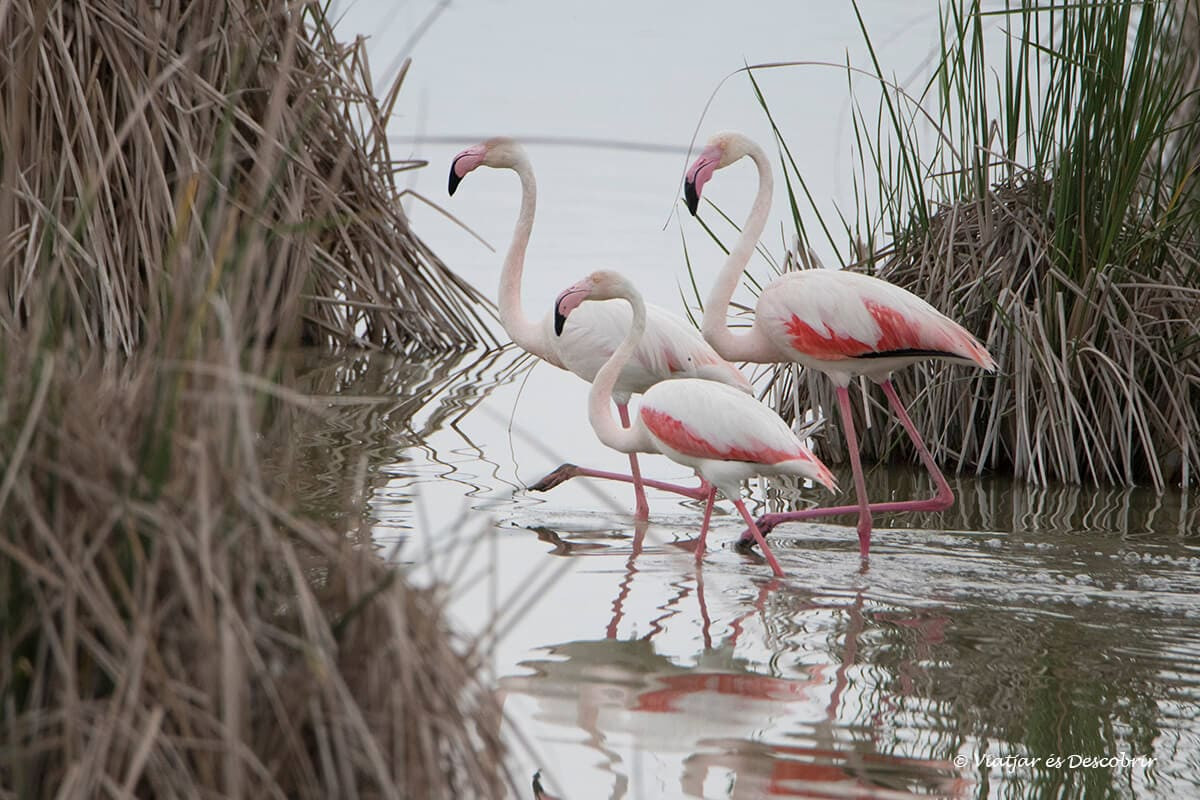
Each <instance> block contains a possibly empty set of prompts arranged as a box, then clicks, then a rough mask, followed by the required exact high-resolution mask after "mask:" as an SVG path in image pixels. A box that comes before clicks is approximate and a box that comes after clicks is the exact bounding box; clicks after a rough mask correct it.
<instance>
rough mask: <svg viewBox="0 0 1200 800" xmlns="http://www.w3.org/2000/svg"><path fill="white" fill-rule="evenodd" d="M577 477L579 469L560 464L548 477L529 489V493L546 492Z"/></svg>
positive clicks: (570, 465)
mask: <svg viewBox="0 0 1200 800" xmlns="http://www.w3.org/2000/svg"><path fill="white" fill-rule="evenodd" d="M578 475H579V467H577V466H575V465H574V464H562V465H560V466H558V467H556V468H555V469H554V470H553V471H552V472H551V473H550V474H549V475H547V476H546V477H544V478H542V479H541V480H540V481H538V482H537V483H535V484H532V485H531V486H530V487H529V491H531V492H548V491H550V490H551V489H553V488H554V487H555V486H558V485H559V484H560V483H566V482H567V481H569V480H571V478H574V477H577V476H578Z"/></svg>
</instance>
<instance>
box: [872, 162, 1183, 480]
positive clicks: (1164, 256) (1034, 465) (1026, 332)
mask: <svg viewBox="0 0 1200 800" xmlns="http://www.w3.org/2000/svg"><path fill="white" fill-rule="evenodd" d="M1048 191H1049V189H1048V187H1047V186H1045V185H1043V184H1041V183H1039V182H1037V181H1030V182H1027V183H1024V184H1020V185H1015V186H1014V185H1009V186H1002V187H996V188H994V189H992V190H991V191H989V192H988V194H987V195H986V196H985V197H983V198H981V199H979V200H976V201H974V202H960V203H958V204H955V205H953V206H950V207H947V208H944V209H943V210H941V211H939V212H938V213H937V214H935V215H933V217H932V218H931V219H930V222H929V226H928V228H927V230H926V232H925V235H924V236H923V237H921V238H920V239H919V240H917V241H914V242H912V243H907V244H906V246H905V247H903V248H902V249H901V250H900V251H898V252H897V253H895V254H894V255H892V256H891V257H889V258H886V259H884V260H883V263H882V264H881V265H880V267H879V270H880V274H882V275H884V276H885V277H887V278H888V279H889V280H891V281H893V282H895V283H898V284H900V285H903V286H908V287H919V290H920V292H921V293H922V295H923V296H924V297H925V298H926V299H928V300H929V301H930V302H931V303H933V304H934V305H935V306H936V307H938V308H941V309H945V310H946V311H947V313H949V314H950V315H951V316H953V317H955V318H956V319H958V320H959V321H960V322H962V323H963V324H964V325H965V326H966V327H967V328H968V329H969V330H972V331H975V332H976V333H977V334H978V335H979V336H980V337H982V338H984V339H985V340H986V341H987V342H988V345H989V347H990V348H991V349H992V351H993V352H994V353H999V354H1001V358H1002V361H1001V364H1002V366H1001V370H1000V374H999V375H998V376H989V375H984V374H980V373H978V372H975V371H969V370H957V369H952V370H937V371H936V372H934V371H932V370H931V371H909V372H908V373H907V374H905V375H901V376H897V378H898V382H901V383H903V384H904V389H905V390H906V391H907V392H908V393H909V395H908V396H912V397H914V398H916V399H915V401H914V403H913V409H912V411H913V417H914V419H915V420H917V421H918V425H920V426H921V429H922V430H924V431H931V432H933V433H934V434H935V442H936V446H937V450H938V451H939V455H941V456H943V457H944V460H946V461H948V462H951V463H957V464H969V465H976V466H979V467H986V468H989V469H1000V470H1004V471H1011V472H1012V473H1013V474H1014V475H1016V476H1018V477H1024V478H1027V479H1029V480H1032V481H1034V482H1036V483H1041V484H1044V483H1046V482H1048V481H1051V480H1063V481H1068V482H1072V483H1081V482H1082V483H1101V484H1105V483H1108V484H1113V483H1115V484H1125V485H1130V484H1134V483H1140V482H1145V483H1150V484H1152V485H1153V486H1155V487H1158V488H1160V489H1161V488H1162V487H1164V486H1165V485H1167V484H1168V483H1172V484H1176V485H1179V484H1182V485H1185V486H1186V485H1189V484H1190V483H1191V482H1192V481H1194V480H1195V479H1196V477H1197V476H1200V449H1198V448H1197V446H1196V442H1197V441H1200V280H1198V279H1200V239H1197V240H1190V241H1189V240H1188V239H1177V238H1174V237H1171V238H1168V239H1167V240H1165V241H1163V240H1161V239H1159V238H1158V236H1157V235H1156V233H1155V232H1154V231H1151V230H1143V231H1140V232H1138V231H1127V232H1126V233H1125V235H1129V236H1136V237H1138V239H1139V240H1138V241H1137V242H1134V243H1131V244H1130V247H1129V248H1128V250H1126V258H1125V259H1122V262H1123V263H1113V264H1109V265H1107V267H1106V268H1104V269H1096V270H1088V271H1084V272H1082V273H1081V274H1076V275H1071V274H1068V272H1067V271H1065V270H1064V269H1063V268H1062V265H1061V264H1060V263H1058V259H1056V258H1055V256H1054V253H1053V251H1052V249H1051V248H1050V246H1049V244H1048V243H1049V242H1051V241H1052V240H1053V236H1054V233H1053V231H1052V230H1050V228H1051V226H1052V225H1053V223H1052V222H1051V220H1048V219H1047V215H1046V209H1045V205H1044V203H1045V197H1046V194H1047V193H1048ZM867 440H868V442H869V445H868V446H869V447H871V448H872V449H873V450H874V451H875V452H876V453H877V454H878V455H880V456H882V455H884V453H883V450H884V449H885V448H886V447H888V444H887V442H886V436H885V435H884V432H882V431H880V430H879V427H878V426H876V428H875V429H874V431H873V432H872V435H870V436H868V437H867Z"/></svg>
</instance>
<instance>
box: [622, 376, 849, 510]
mask: <svg viewBox="0 0 1200 800" xmlns="http://www.w3.org/2000/svg"><path fill="white" fill-rule="evenodd" d="M638 424H639V425H640V426H641V427H642V428H644V430H645V432H646V435H647V437H648V438H649V440H650V441H651V442H652V443H653V445H654V449H655V451H656V452H659V453H661V454H663V455H665V456H666V457H667V458H669V459H671V460H672V461H675V462H677V463H679V464H683V465H685V466H688V467H691V468H692V469H694V470H696V472H698V473H700V475H701V476H702V477H703V478H704V479H705V480H707V481H709V482H710V483H712V484H713V485H715V486H716V487H717V488H718V489H720V490H721V492H722V493H724V494H725V495H726V496H728V497H734V496H736V494H737V491H738V487H739V486H740V484H741V482H742V481H743V480H745V479H746V478H750V477H753V476H755V475H797V476H799V477H802V478H807V479H810V480H814V481H817V482H819V483H822V484H824V485H825V486H829V487H832V486H833V485H834V479H833V475H832V473H830V472H829V469H828V468H827V467H826V466H825V465H824V464H822V463H821V462H820V461H819V460H818V459H817V458H816V456H814V455H813V454H812V453H811V452H810V451H809V450H808V448H806V447H805V446H804V444H803V443H802V442H801V441H800V439H799V438H798V437H797V436H796V434H795V433H793V432H792V429H791V428H789V427H788V426H787V423H785V422H784V421H783V420H782V419H780V417H779V415H778V414H776V413H775V412H774V411H772V410H771V409H769V408H767V407H766V406H764V405H763V404H762V403H760V402H759V401H757V400H755V399H754V398H753V397H749V396H747V395H745V394H743V393H742V392H739V391H737V390H736V389H731V388H730V387H728V386H723V385H721V384H717V383H713V382H712V381H702V380H688V379H683V380H675V381H665V382H663V383H660V384H657V385H656V386H654V387H652V388H651V389H650V390H649V391H648V392H646V394H645V396H643V398H642V404H641V406H640V407H639V408H638Z"/></svg>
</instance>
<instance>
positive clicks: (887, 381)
mask: <svg viewBox="0 0 1200 800" xmlns="http://www.w3.org/2000/svg"><path fill="white" fill-rule="evenodd" d="M747 156H748V157H750V158H751V159H752V160H753V161H754V165H755V167H756V168H757V170H758V193H757V195H756V196H755V198H754V205H753V206H752V207H751V209H750V214H749V215H748V216H747V218H746V223H745V224H744V225H743V226H742V233H741V235H740V236H739V237H738V240H737V242H735V243H734V245H733V247H732V248H730V250H729V253H728V256H727V257H726V259H725V266H724V267H723V268H722V270H721V273H720V275H719V276H718V277H717V280H716V283H714V285H713V289H712V293H711V294H710V295H709V298H708V302H707V303H706V304H705V307H704V322H703V324H702V326H701V328H702V330H703V331H704V338H705V339H706V340H707V341H708V342H709V344H711V345H713V347H714V349H716V351H717V352H718V353H720V354H721V355H722V356H723V357H725V358H728V359H730V360H734V361H750V362H755V363H773V362H778V361H794V362H796V363H798V364H801V365H803V366H805V367H808V368H811V369H816V370H819V371H821V372H824V373H825V374H826V375H828V376H829V377H830V378H831V379H832V380H833V382H834V384H835V385H836V386H837V395H838V406H839V411H840V413H841V416H842V424H843V426H844V428H845V434H846V445H847V449H848V452H849V454H850V466H851V469H852V471H853V473H854V491H855V494H856V495H857V500H858V504H857V506H837V507H831V508H816V509H805V510H803V511H788V512H782V513H778V514H768V515H766V516H765V517H762V518H760V519H759V520H758V524H759V525H760V526H761V528H760V527H755V526H751V527H750V529H749V530H748V531H747V535H743V537H742V542H743V543H746V542H748V541H749V538H748V534H749V533H753V534H754V537H755V540H757V539H758V537H759V536H760V535H761V533H762V532H763V531H769V530H770V529H771V528H772V527H773V526H774V525H776V524H778V523H779V522H782V521H785V520H792V519H811V518H813V517H818V516H826V515H834V514H844V513H847V512H853V511H857V512H858V542H859V552H860V553H861V554H862V556H863V557H864V558H866V556H867V555H868V553H869V552H870V547H871V525H872V522H871V514H872V512H873V511H901V510H908V511H940V510H942V509H945V508H949V507H950V505H952V504H953V503H954V492H953V491H951V489H950V486H949V484H948V483H947V482H946V479H945V476H943V475H942V473H941V470H939V469H938V468H937V464H936V463H935V462H934V460H933V456H932V455H931V454H930V453H929V449H928V448H927V447H926V446H925V443H924V442H923V441H922V440H921V437H920V435H919V434H918V433H917V429H916V426H915V425H913V422H912V420H911V419H910V418H909V416H908V412H907V411H906V410H905V409H904V406H903V405H902V404H901V403H900V400H899V398H898V397H897V395H896V390H895V387H894V386H893V385H892V381H891V373H892V372H893V371H894V370H896V369H899V368H901V367H906V366H908V365H910V364H915V363H917V362H919V361H925V360H928V359H931V358H933V359H940V360H943V361H950V362H952V363H959V364H971V365H978V366H980V367H983V368H984V369H987V370H994V369H995V368H996V362H995V360H994V359H993V358H992V357H991V355H990V354H989V353H988V352H987V350H986V349H984V347H983V345H982V344H980V343H979V341H978V340H976V339H975V337H974V336H972V335H971V334H970V333H968V332H967V330H966V329H965V328H963V327H962V326H961V325H959V324H958V323H956V322H954V321H953V320H951V319H950V318H948V317H946V316H945V315H944V314H942V313H941V312H940V311H938V310H937V309H935V308H934V307H933V306H931V305H930V304H929V303H927V302H925V301H924V300H922V299H921V298H919V297H917V296H916V295H914V294H912V293H911V292H908V291H906V290H904V289H901V288H900V287H899V286H894V285H893V284H890V283H888V282H887V281H883V280H879V279H877V278H873V277H870V276H868V275H862V274H859V273H855V272H847V271H841V270H825V269H810V270H802V271H800V272H792V273H788V274H786V275H783V276H781V277H779V278H777V279H776V280H774V281H772V282H771V283H770V284H769V285H768V286H767V287H766V288H765V289H763V291H762V292H761V294H760V295H759V299H758V305H757V306H756V307H755V311H754V313H755V316H754V325H753V327H752V328H751V329H750V331H748V332H738V333H735V332H733V331H731V330H729V328H728V327H727V322H726V314H727V312H728V309H729V303H730V300H731V299H732V297H733V292H734V290H735V289H736V288H737V285H738V282H739V280H740V278H741V276H742V271H743V270H744V269H745V268H746V264H747V263H748V262H749V260H750V256H751V255H752V254H753V253H754V248H755V245H756V244H757V243H758V238H759V236H761V235H762V232H763V230H764V228H765V226H766V221H767V215H768V214H769V213H770V210H771V196H772V192H773V187H774V178H773V176H772V175H771V167H770V162H769V161H768V159H767V156H766V153H764V152H763V149H762V148H761V147H759V146H758V145H757V144H755V143H754V142H752V141H751V140H750V139H747V138H746V137H745V136H744V135H742V134H740V133H737V132H733V131H730V132H726V133H720V134H717V135H716V136H714V137H713V138H712V139H711V140H709V142H708V144H707V145H706V146H705V148H704V150H703V151H702V152H701V153H700V156H699V157H698V158H697V159H696V161H695V162H694V163H693V164H692V166H691V167H690V168H689V169H688V171H687V174H686V176H685V178H684V197H685V199H686V201H687V205H688V209H689V210H690V211H691V212H692V214H695V213H696V211H697V209H698V207H699V202H700V192H701V190H702V189H703V188H704V185H705V183H707V182H708V181H709V180H710V179H711V178H712V175H713V173H714V172H716V170H718V169H723V168H725V167H728V166H730V165H731V164H734V163H736V162H737V161H739V160H741V159H742V158H744V157H747ZM856 375H865V376H866V377H868V378H870V379H871V380H873V381H875V382H876V383H878V384H879V385H880V386H881V387H882V389H883V392H884V394H885V395H886V396H887V399H888V404H889V405H890V406H891V407H892V411H893V412H894V413H895V415H896V418H897V419H898V420H899V421H900V424H901V425H903V426H904V429H905V431H906V432H907V433H908V436H909V438H910V439H911V440H912V442H913V445H914V446H915V447H916V448H917V452H918V454H919V455H920V457H921V461H922V462H923V463H924V464H925V468H926V469H927V470H928V471H929V474H930V477H932V478H933V480H934V483H935V484H936V485H937V494H936V495H935V496H934V497H933V498H931V499H929V500H912V501H905V502H885V503H878V504H870V503H868V502H867V497H866V484H865V481H864V479H863V472H862V465H861V463H860V461H859V455H858V442H857V438H856V436H855V432H854V419H853V415H852V414H851V410H850V399H849V394H848V388H847V387H848V386H849V385H850V381H851V379H852V378H853V377H854V376H856Z"/></svg>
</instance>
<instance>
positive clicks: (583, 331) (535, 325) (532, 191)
mask: <svg viewBox="0 0 1200 800" xmlns="http://www.w3.org/2000/svg"><path fill="white" fill-rule="evenodd" d="M481 166H485V167H492V168H495V169H511V170H513V171H514V172H516V173H517V176H518V177H519V178H520V180H521V210H520V212H519V213H518V215H517V222H516V225H515V227H514V229H513V237H512V241H511V242H510V243H509V246H508V252H507V254H506V255H505V258H504V266H503V268H502V269H501V271H500V289H499V296H498V300H499V303H498V307H499V311H500V323H501V325H503V326H504V331H505V332H506V333H507V334H508V335H509V336H510V337H512V340H513V341H514V342H516V344H517V345H519V346H520V347H521V348H523V349H524V350H525V351H526V352H529V353H531V354H532V355H534V356H537V357H538V358H540V359H542V360H543V361H546V362H548V363H550V364H553V365H554V366H556V367H559V368H560V369H566V370H568V371H570V372H573V373H575V374H576V375H578V376H579V377H581V378H583V379H584V380H586V381H588V382H592V381H593V380H594V379H595V376H596V373H597V372H598V371H599V369H600V367H601V366H602V365H603V364H604V362H605V361H606V360H607V359H608V357H609V356H611V355H612V353H613V351H614V350H615V349H616V347H617V346H618V345H619V344H620V342H621V340H622V339H623V338H624V336H625V333H626V332H627V331H628V330H629V325H630V319H631V318H630V313H629V308H628V306H627V305H626V304H625V303H622V302H613V303H604V302H590V303H586V304H584V306H583V307H581V308H579V309H578V313H577V314H576V315H574V316H573V317H572V320H571V324H570V325H569V326H565V327H559V326H556V324H555V320H554V318H553V317H547V318H545V319H543V320H541V321H537V320H533V319H529V318H527V317H526V316H525V313H524V311H523V310H522V308H521V278H522V274H523V272H524V268H525V251H526V249H527V247H528V245H529V238H530V236H531V234H532V232H533V218H534V213H535V211H536V207H537V182H536V181H535V180H534V175H533V167H532V165H531V164H530V163H529V158H528V156H526V155H525V150H524V148H522V147H521V145H520V144H518V143H517V142H515V141H513V140H512V139H508V138H505V137H496V138H493V139H488V140H487V141H485V142H481V143H479V144H477V145H474V146H473V147H468V148H467V149H466V150H463V151H462V152H461V153H459V154H458V155H457V156H455V157H454V160H453V161H452V162H451V164H450V176H449V183H448V187H447V188H448V189H449V192H450V194H454V192H455V190H456V189H457V188H458V185H459V184H460V183H461V182H462V180H463V178H465V177H466V176H467V174H468V173H470V172H472V171H473V170H475V169H477V168H479V167H481ZM676 377H692V378H703V379H706V380H715V381H720V382H722V383H727V384H729V385H731V386H734V387H736V388H738V389H740V390H742V391H744V392H750V391H751V387H750V383H749V381H747V380H746V378H745V376H744V375H742V374H741V372H739V371H738V369H737V367H735V366H733V365H732V364H730V363H728V362H727V361H725V360H724V359H722V358H721V357H720V356H719V355H717V352H716V350H714V349H713V347H712V346H711V345H709V344H708V343H707V342H706V341H705V340H704V338H703V337H702V336H701V335H700V333H699V332H698V331H696V330H695V329H694V328H692V327H691V326H689V325H688V324H687V323H686V322H684V321H683V320H682V319H680V318H678V317H676V316H673V315H672V314H670V313H668V312H667V311H665V310H663V309H661V308H654V309H652V310H651V311H650V312H649V320H648V330H647V333H646V336H645V338H644V340H643V342H642V345H641V346H640V347H639V348H638V350H637V352H636V353H634V355H633V357H632V358H631V359H630V360H629V362H628V363H627V365H626V367H625V368H624V369H623V370H622V371H621V374H620V376H619V377H618V379H617V382H616V385H615V387H614V389H613V399H614V401H615V402H616V403H617V406H618V410H619V411H620V413H621V417H622V419H626V418H627V417H628V413H629V412H628V408H627V404H628V402H629V398H630V395H632V394H638V393H641V392H644V391H646V389H648V388H649V387H651V386H653V385H654V384H655V383H657V382H658V381H661V380H667V379H669V378H676ZM629 466H630V472H631V474H630V475H628V476H626V475H619V474H615V473H607V472H601V471H598V470H589V469H584V468H581V467H576V466H574V465H572V464H564V465H562V466H561V467H559V468H558V469H556V470H554V471H553V472H552V473H551V474H550V475H547V476H546V477H545V478H543V479H542V480H541V481H538V482H537V483H536V484H534V485H533V486H532V487H530V488H532V489H535V490H541V491H544V490H546V489H549V488H552V487H553V486H556V485H558V483H560V482H562V481H563V480H567V479H568V478H570V477H574V476H575V475H591V476H593V477H599V478H608V479H613V480H628V481H629V482H631V483H633V485H634V497H635V502H636V510H635V512H634V513H635V515H636V516H637V517H638V518H639V519H645V518H646V517H647V516H648V515H649V505H648V503H647V500H646V494H645V489H644V486H645V485H653V486H656V487H658V488H662V489H666V490H668V491H674V492H676V493H678V494H682V495H686V496H689V497H694V496H697V492H700V493H701V494H702V495H705V496H706V494H707V491H708V487H703V486H702V487H700V488H699V489H690V488H688V487H682V486H675V485H673V484H668V483H663V482H661V481H650V482H647V481H644V480H643V479H642V477H641V471H640V467H639V466H638V462H637V456H634V455H631V456H630V459H629Z"/></svg>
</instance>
